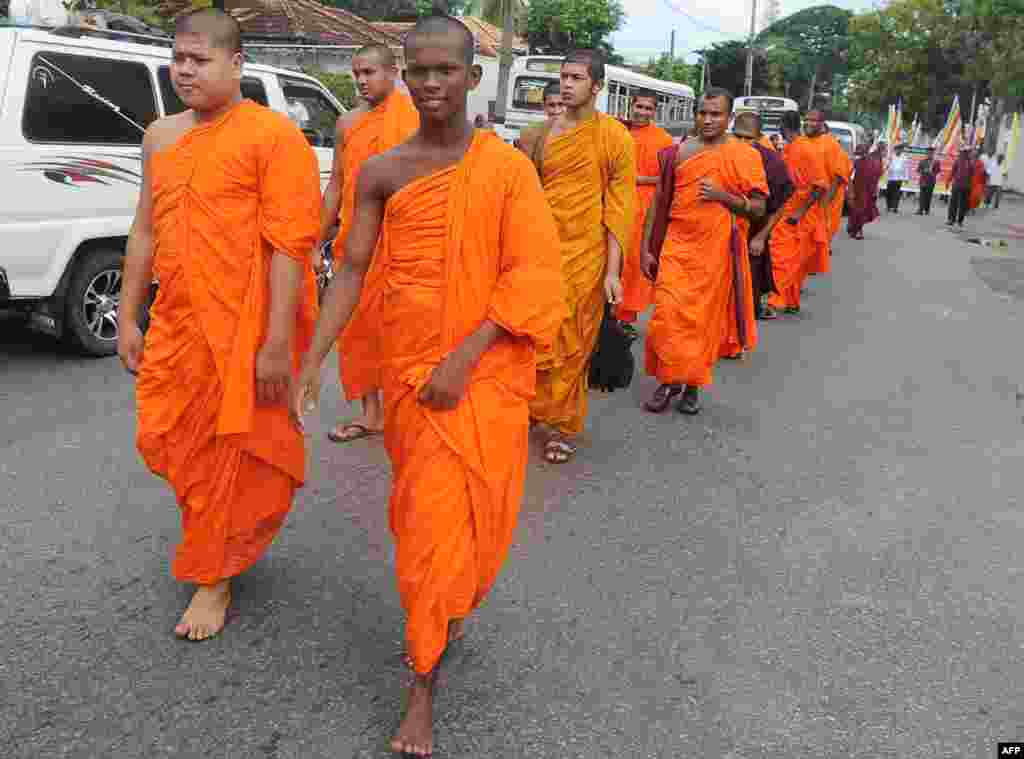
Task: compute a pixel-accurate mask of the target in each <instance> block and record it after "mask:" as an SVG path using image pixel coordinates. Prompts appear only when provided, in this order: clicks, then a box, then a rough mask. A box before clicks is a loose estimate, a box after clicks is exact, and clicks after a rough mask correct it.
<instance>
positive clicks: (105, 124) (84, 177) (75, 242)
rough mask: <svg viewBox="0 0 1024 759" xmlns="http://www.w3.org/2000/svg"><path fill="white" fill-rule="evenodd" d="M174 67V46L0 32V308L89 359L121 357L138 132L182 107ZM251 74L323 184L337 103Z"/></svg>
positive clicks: (63, 32) (247, 76)
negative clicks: (308, 153) (121, 307)
mask: <svg viewBox="0 0 1024 759" xmlns="http://www.w3.org/2000/svg"><path fill="white" fill-rule="evenodd" d="M170 60H171V40H170V39H167V38H161V37H143V36H139V35H133V34H127V33H123V32H107V31H98V30H91V29H86V28H79V27H64V28H61V29H33V28H25V27H2V28H0V94H2V100H0V186H2V187H3V188H4V189H3V200H2V201H0V308H5V309H14V310H20V311H23V312H25V313H26V314H28V316H29V321H30V323H31V324H32V325H33V326H34V327H36V328H37V329H40V330H41V331H44V332H47V333H49V334H52V335H54V336H56V337H67V338H69V339H70V340H71V341H72V342H73V343H75V344H76V345H77V346H78V347H79V348H81V349H82V350H83V351H84V352H85V353H87V354H90V355H95V356H104V355H110V354H112V353H114V352H115V351H116V348H117V306H118V303H119V301H120V293H121V262H122V259H123V257H124V249H125V242H126V240H127V236H128V231H129V229H130V227H131V223H132V217H133V215H134V213H135V206H136V203H137V200H138V194H139V183H140V180H141V168H142V167H141V163H142V150H141V146H142V135H143V131H144V130H145V128H146V127H147V126H148V125H149V124H150V122H152V121H153V120H155V119H157V118H159V117H161V116H164V115H168V114H173V113H178V112H180V111H182V110H184V106H183V105H182V103H181V101H180V100H179V99H178V97H177V95H175V93H174V90H173V89H172V87H171V78H170V70H169V64H170ZM243 73H244V78H243V80H242V93H243V94H244V95H245V96H246V97H248V98H251V99H252V100H255V101H256V102H258V103H261V104H263V105H266V106H269V107H270V108H273V109H274V110H276V111H280V112H281V113H285V114H288V115H290V116H291V117H292V118H293V119H294V120H295V121H296V122H297V123H299V125H300V127H301V128H302V130H303V133H304V134H305V135H306V137H307V138H308V139H309V141H310V143H311V144H312V145H313V147H314V151H315V152H316V154H317V157H318V158H319V161H320V177H321V183H322V184H324V185H325V184H326V183H327V180H328V179H329V177H330V171H331V159H332V152H333V147H334V126H335V121H336V120H337V118H338V116H339V115H340V114H341V112H342V111H343V110H344V109H343V107H342V106H341V104H340V103H339V102H338V101H337V100H336V99H335V98H334V96H333V95H331V93H330V92H329V91H328V90H327V89H326V88H325V87H324V86H323V85H322V84H320V82H318V81H317V80H316V79H313V78H311V77H309V76H306V75H304V74H301V73H297V72H294V71H288V70H285V69H278V68H274V67H271V66H263V65H258V64H249V63H247V64H245V66H244V71H243Z"/></svg>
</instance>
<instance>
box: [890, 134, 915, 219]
mask: <svg viewBox="0 0 1024 759" xmlns="http://www.w3.org/2000/svg"><path fill="white" fill-rule="evenodd" d="M894 152H895V155H894V156H893V158H892V160H891V161H890V162H889V180H888V183H887V184H886V186H885V205H886V207H887V208H888V210H889V211H890V212H891V213H899V212H900V198H901V197H902V196H903V183H904V182H906V181H907V180H908V179H910V165H909V162H908V161H907V157H906V156H905V155H904V154H903V146H902V145H897V146H896V147H895V149H894Z"/></svg>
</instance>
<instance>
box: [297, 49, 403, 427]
mask: <svg viewBox="0 0 1024 759" xmlns="http://www.w3.org/2000/svg"><path fill="white" fill-rule="evenodd" d="M352 76H353V78H354V79H355V82H356V87H357V89H358V91H359V97H360V103H359V105H358V106H357V107H356V108H354V109H353V110H351V111H349V112H348V113H345V114H343V115H342V116H341V117H340V118H339V119H338V122H337V125H336V127H335V140H334V163H333V166H332V167H331V179H330V182H328V184H327V189H326V191H325V192H324V202H323V207H322V209H321V211H320V234H319V237H318V242H317V246H316V248H315V249H314V251H313V262H314V268H316V269H317V270H318V271H319V267H320V266H321V265H322V263H321V262H322V258H321V257H320V255H319V251H320V248H321V247H322V245H323V242H324V240H326V239H327V236H328V234H329V233H330V230H331V229H332V228H333V227H334V226H335V224H337V226H338V233H337V236H336V238H335V240H334V245H333V249H334V250H335V251H336V252H337V253H338V254H340V253H341V252H342V251H343V250H344V249H345V236H346V235H347V234H348V230H349V227H350V226H351V224H352V213H353V211H354V205H355V194H356V183H357V181H358V177H359V170H360V169H361V168H362V165H363V164H364V163H366V161H367V160H368V159H370V158H371V157H373V156H375V155H378V154H379V153H383V152H385V151H387V150H390V149H391V148H393V147H395V146H396V145H398V144H399V143H402V142H405V140H407V139H408V138H409V137H411V136H412V135H413V134H414V133H415V132H416V128H417V127H418V126H419V114H418V113H417V112H416V109H415V108H414V107H413V104H412V100H410V99H409V96H408V95H407V94H405V93H404V92H402V91H401V90H399V89H398V88H397V86H396V84H397V81H396V80H397V77H398V64H397V62H396V60H395V54H394V53H393V52H392V51H391V48H389V47H387V46H386V45H379V44H377V45H368V46H367V47H364V48H362V49H360V50H359V51H358V52H357V53H356V54H355V56H354V57H353V58H352ZM375 295H376V294H375V293H371V294H368V297H374V296H375ZM367 313H370V314H372V313H373V309H372V308H370V309H368V311H367ZM376 328H377V322H376V320H375V319H373V318H372V317H371V318H369V319H367V320H366V321H365V322H357V323H354V324H352V325H351V326H350V327H349V329H348V330H347V331H346V332H345V334H344V335H343V336H342V337H341V341H340V342H339V344H338V352H339V355H342V354H343V355H344V356H345V360H344V361H342V362H341V363H340V367H339V368H340V379H341V386H342V388H343V389H344V392H345V398H346V400H348V401H353V400H355V399H356V398H361V399H362V405H363V415H362V417H360V418H359V419H356V420H352V421H348V422H342V423H340V424H339V425H338V426H337V427H335V428H334V429H332V430H331V431H330V432H329V433H328V434H327V437H328V438H329V439H330V440H332V441H333V442H335V443H349V442H352V441H354V440H359V439H361V438H365V437H370V436H373V435H379V434H380V432H381V429H382V425H383V423H384V411H383V408H382V406H381V398H380V390H379V387H380V381H379V378H378V368H377V364H376V360H377V357H378V355H379V346H378V343H377V338H378V334H377V329H376Z"/></svg>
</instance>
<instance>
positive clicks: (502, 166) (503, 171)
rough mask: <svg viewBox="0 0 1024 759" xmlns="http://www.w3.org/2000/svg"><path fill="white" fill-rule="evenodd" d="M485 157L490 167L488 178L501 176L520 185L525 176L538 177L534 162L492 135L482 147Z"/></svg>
mask: <svg viewBox="0 0 1024 759" xmlns="http://www.w3.org/2000/svg"><path fill="white" fill-rule="evenodd" d="M482 151H483V156H484V159H485V161H486V165H487V166H488V171H487V173H488V176H492V172H493V176H499V177H502V178H503V179H505V180H506V185H508V184H509V183H510V181H513V182H516V183H518V181H519V180H520V179H521V178H522V177H523V176H531V177H536V175H537V169H536V168H535V167H534V165H533V162H532V161H531V160H530V159H529V158H528V157H527V156H526V155H525V154H524V153H523V151H522V150H517V149H516V148H514V147H513V146H512V145H509V144H508V143H506V142H505V141H504V140H502V139H500V138H499V137H497V136H496V135H491V136H489V137H488V138H487V141H486V142H485V143H484V145H483V147H482Z"/></svg>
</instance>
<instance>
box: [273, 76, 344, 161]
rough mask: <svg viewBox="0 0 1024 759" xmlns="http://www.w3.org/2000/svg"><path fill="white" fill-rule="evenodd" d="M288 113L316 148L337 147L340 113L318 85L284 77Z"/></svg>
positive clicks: (283, 88) (282, 84)
mask: <svg viewBox="0 0 1024 759" xmlns="http://www.w3.org/2000/svg"><path fill="white" fill-rule="evenodd" d="M281 89H282V90H284V99H285V102H287V104H288V115H289V116H290V117H291V119H292V120H293V121H294V122H295V123H296V124H297V125H298V126H299V129H301V130H302V133H303V134H304V135H306V139H307V140H309V144H310V145H312V146H313V147H317V148H333V147H334V129H335V124H336V123H337V121H338V116H340V115H341V113H340V112H339V111H338V109H337V108H336V107H335V106H334V103H332V102H331V101H330V100H329V99H328V98H327V96H326V95H325V94H324V93H323V92H322V91H321V90H320V89H319V88H317V87H316V85H314V84H311V83H309V82H305V81H302V80H298V79H284V78H282V79H281Z"/></svg>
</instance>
